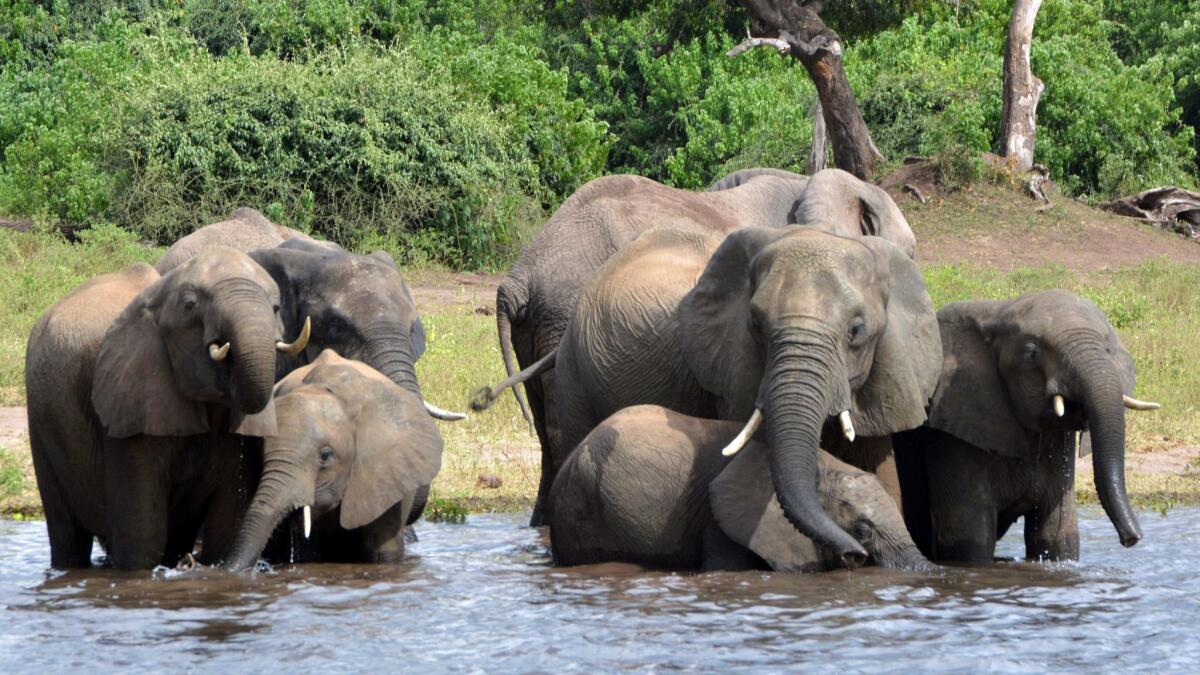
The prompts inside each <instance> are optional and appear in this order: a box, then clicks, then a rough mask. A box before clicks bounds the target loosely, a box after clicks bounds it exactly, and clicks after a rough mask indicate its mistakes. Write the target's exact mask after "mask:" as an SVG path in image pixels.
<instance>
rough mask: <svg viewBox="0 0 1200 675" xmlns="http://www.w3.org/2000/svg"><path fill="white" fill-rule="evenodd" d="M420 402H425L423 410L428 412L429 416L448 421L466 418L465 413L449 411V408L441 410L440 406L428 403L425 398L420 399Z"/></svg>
mask: <svg viewBox="0 0 1200 675" xmlns="http://www.w3.org/2000/svg"><path fill="white" fill-rule="evenodd" d="M421 402H422V403H424V404H425V411H426V412H428V413H429V416H430V417H432V418H434V419H438V420H446V421H449V422H457V421H458V420H465V419H467V415H466V413H460V412H450V411H449V410H442V409H441V408H439V407H437V406H436V405H434V404H432V403H430V402H429V401H426V400H425V399H421Z"/></svg>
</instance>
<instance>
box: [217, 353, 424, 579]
mask: <svg viewBox="0 0 1200 675" xmlns="http://www.w3.org/2000/svg"><path fill="white" fill-rule="evenodd" d="M274 401H275V415H276V420H277V425H278V428H279V431H278V434H277V435H275V436H272V437H269V438H265V439H263V441H262V444H263V471H262V478H261V479H260V480H259V484H258V490H257V492H256V493H255V495H254V499H253V501H252V502H251V504H250V508H249V510H248V511H247V514H246V518H245V522H244V525H243V527H242V529H241V531H240V532H239V533H238V537H237V540H236V542H235V543H234V547H233V553H232V554H231V555H230V557H229V559H228V560H227V561H226V567H227V568H229V569H231V570H233V571H241V570H244V569H246V568H248V567H250V566H251V565H253V564H254V563H255V561H257V560H258V557H259V554H261V553H262V551H263V549H264V548H265V547H266V545H267V541H268V539H269V538H270V537H271V533H272V531H273V530H274V529H275V527H276V526H277V525H278V524H279V523H280V522H282V521H283V520H284V518H287V517H289V516H291V515H292V514H297V515H298V516H299V519H298V520H294V521H293V525H295V526H296V527H302V533H303V537H304V540H306V543H304V544H302V545H300V546H299V547H297V548H298V549H299V556H294V555H289V556H288V558H289V559H292V560H296V559H297V558H299V560H300V561H304V560H306V559H307V560H322V561H337V562H386V563H390V562H397V561H399V560H401V559H402V558H403V557H404V530H405V527H407V526H408V525H410V524H412V523H413V522H415V521H416V520H417V519H418V518H420V517H421V512H422V511H423V510H424V508H425V500H426V498H427V497H428V495H429V484H430V483H431V482H432V481H433V477H434V476H435V475H437V472H438V469H439V468H440V467H441V463H442V437H441V435H440V434H439V433H438V430H437V427H436V426H435V425H434V423H433V420H431V419H430V417H429V415H428V414H427V413H426V411H425V406H424V405H423V404H422V401H421V398H420V397H419V396H417V395H416V394H414V393H412V392H411V391H408V390H407V389H405V388H403V387H401V386H400V385H398V384H395V383H394V382H392V381H391V380H389V379H388V378H387V377H386V376H384V375H383V374H382V373H380V372H379V371H377V370H374V369H373V368H371V367H370V366H367V365H365V364H363V363H360V362H358V361H350V360H347V359H343V358H342V357H340V356H338V355H337V353H336V352H334V351H333V350H329V349H327V350H325V351H324V352H322V353H321V355H320V356H318V357H317V359H316V360H315V361H313V362H312V363H311V364H309V365H307V366H304V367H303V368H299V369H297V370H294V371H292V372H291V373H290V374H289V375H288V376H287V377H285V378H284V379H282V380H281V381H280V382H279V383H278V384H277V385H275V392H274ZM314 516H315V518H316V522H315V528H314V527H313V525H314V523H313V518H314ZM294 529H295V528H294ZM310 535H311V540H310Z"/></svg>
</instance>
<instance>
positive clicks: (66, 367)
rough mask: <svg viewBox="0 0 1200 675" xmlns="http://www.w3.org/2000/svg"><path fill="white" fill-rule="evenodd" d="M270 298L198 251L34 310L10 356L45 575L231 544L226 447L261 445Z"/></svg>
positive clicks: (272, 291) (238, 469)
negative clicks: (37, 502) (96, 559)
mask: <svg viewBox="0 0 1200 675" xmlns="http://www.w3.org/2000/svg"><path fill="white" fill-rule="evenodd" d="M278 306H279V290H278V288H277V287H276V286H275V282H274V281H272V280H271V277H270V276H269V275H267V273H266V272H265V271H263V269H262V268H261V267H259V266H258V265H257V264H256V263H255V262H254V261H253V260H251V259H250V258H249V257H248V256H246V255H245V254H244V253H240V252H238V251H234V250H232V249H221V248H216V249H211V250H208V251H205V252H204V253H202V254H200V255H197V256H195V257H194V258H192V259H191V260H189V261H187V262H186V263H184V264H182V265H180V266H179V267H177V268H176V269H175V270H174V271H172V272H170V273H168V274H166V275H163V276H159V274H158V273H157V272H155V271H154V270H153V269H152V268H150V267H149V266H147V265H135V266H134V267H131V268H129V269H127V270H125V271H123V272H118V273H115V274H109V275H104V276H101V277H97V278H95V279H93V280H91V281H89V282H87V283H85V284H84V285H82V286H81V287H79V288H78V289H76V290H74V291H72V292H71V293H70V294H68V295H67V296H66V297H65V298H63V299H62V300H60V301H59V302H58V303H56V304H55V305H54V306H53V307H51V308H50V309H49V310H47V312H46V314H45V315H43V316H42V318H41V319H40V320H39V321H38V323H37V325H36V326H34V329H33V333H32V335H31V336H30V338H29V345H28V349H27V352H26V361H25V372H26V395H27V400H28V406H29V431H30V443H31V445H32V449H33V462H34V470H35V472H36V474H37V482H38V489H39V491H40V492H41V496H42V504H43V506H44V508H45V511H46V525H47V530H48V531H49V535H50V556H51V564H52V565H53V566H54V567H58V568H65V567H86V566H88V565H89V564H90V558H91V549H92V541H93V537H99V538H101V540H102V542H103V544H104V547H105V548H106V549H107V552H108V556H109V561H110V562H111V563H112V564H113V565H114V566H116V567H119V568H148V567H153V566H155V565H158V564H160V563H161V564H167V565H172V564H174V563H175V561H177V560H178V559H179V557H180V556H182V555H183V554H185V553H188V552H191V550H192V547H193V545H194V543H195V540H196V536H197V533H198V532H199V531H200V528H201V525H202V524H204V526H205V529H204V553H203V559H204V560H207V561H213V560H216V559H219V558H220V556H221V555H222V554H223V553H224V552H225V551H227V550H228V547H229V545H231V544H232V541H233V537H234V533H235V530H236V527H237V522H238V519H239V517H240V514H241V512H242V510H243V509H244V507H245V503H244V497H243V495H244V494H246V492H247V491H248V487H249V486H251V485H252V484H253V480H254V478H255V476H253V475H247V473H246V472H245V471H243V466H242V462H241V447H240V443H241V441H240V438H239V437H238V436H236V435H234V434H233V433H232V430H236V431H237V433H238V434H245V435H249V436H265V435H270V434H273V433H275V416H274V407H273V406H272V405H270V403H271V388H272V386H273V385H274V383H275V354H276V352H277V351H278V350H284V351H296V350H298V349H302V348H303V344H300V343H296V342H292V343H284V342H281V341H280V340H281V332H280V324H279V319H278V315H277V314H276V310H277V308H278Z"/></svg>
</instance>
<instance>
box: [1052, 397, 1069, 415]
mask: <svg viewBox="0 0 1200 675" xmlns="http://www.w3.org/2000/svg"><path fill="white" fill-rule="evenodd" d="M1054 414H1055V415H1057V416H1059V417H1062V416H1063V415H1066V414H1067V403H1066V401H1064V400H1063V397H1062V396H1059V395H1058V394H1055V395H1054Z"/></svg>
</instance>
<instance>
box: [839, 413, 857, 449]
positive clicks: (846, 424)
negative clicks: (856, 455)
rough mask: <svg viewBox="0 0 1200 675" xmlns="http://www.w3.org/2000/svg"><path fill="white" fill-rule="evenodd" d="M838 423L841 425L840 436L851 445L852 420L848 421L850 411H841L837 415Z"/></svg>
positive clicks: (852, 439)
mask: <svg viewBox="0 0 1200 675" xmlns="http://www.w3.org/2000/svg"><path fill="white" fill-rule="evenodd" d="M838 421H839V422H841V423H842V435H843V436H845V437H846V440H848V441H850V442H851V443H853V442H854V420H852V419H850V411H849V410H843V411H842V412H840V413H838Z"/></svg>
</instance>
